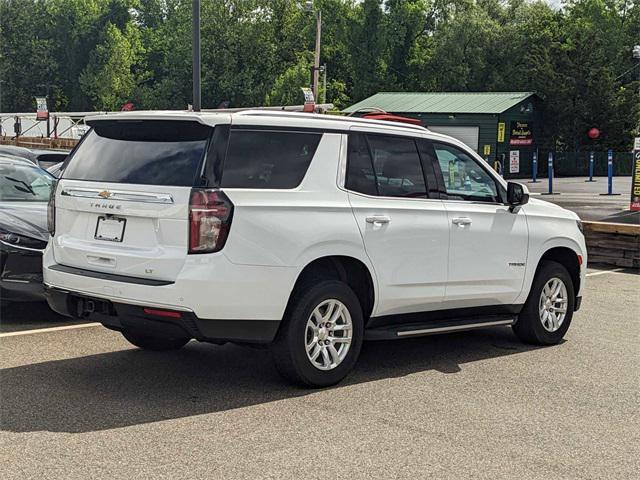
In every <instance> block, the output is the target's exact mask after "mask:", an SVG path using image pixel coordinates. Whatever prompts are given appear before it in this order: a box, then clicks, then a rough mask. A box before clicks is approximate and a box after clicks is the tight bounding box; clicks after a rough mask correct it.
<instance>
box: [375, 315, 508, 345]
mask: <svg viewBox="0 0 640 480" xmlns="http://www.w3.org/2000/svg"><path fill="white" fill-rule="evenodd" d="M517 319H518V317H517V316H514V315H490V316H486V317H483V318H467V319H458V320H439V321H430V322H424V323H411V324H404V325H392V326H388V327H379V328H372V329H367V330H365V336H364V338H365V340H397V339H399V338H408V337H420V336H423V335H436V334H440V333H451V332H462V331H466V330H475V329H476V328H488V327H499V326H507V325H513V324H514V323H516V320H517Z"/></svg>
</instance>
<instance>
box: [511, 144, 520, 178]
mask: <svg viewBox="0 0 640 480" xmlns="http://www.w3.org/2000/svg"><path fill="white" fill-rule="evenodd" d="M509 173H520V150H511V151H510V152H509Z"/></svg>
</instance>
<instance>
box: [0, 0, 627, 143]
mask: <svg viewBox="0 0 640 480" xmlns="http://www.w3.org/2000/svg"><path fill="white" fill-rule="evenodd" d="M304 3H305V2H304V1H302V0H202V62H203V63H202V81H203V106H204V107H205V108H215V107H216V106H218V105H220V104H221V103H223V102H229V104H230V105H231V106H234V107H239V106H250V105H262V104H299V103H301V101H302V93H301V91H300V87H303V86H307V85H308V84H309V83H310V73H309V72H310V66H311V64H312V56H311V53H310V52H312V51H313V44H314V37H315V16H314V15H313V14H312V13H310V12H307V11H305V9H304V8H303V4H304ZM314 8H319V9H320V10H321V11H322V20H323V31H322V52H321V63H322V64H326V65H327V72H328V75H327V91H326V97H327V101H328V102H333V103H334V104H335V105H336V106H337V107H338V108H344V107H345V106H347V105H349V104H351V103H353V102H356V101H358V100H361V99H363V98H365V97H367V96H369V95H371V94H373V93H376V92H378V91H394V90H400V91H536V92H538V94H539V95H540V96H541V97H543V98H544V100H545V101H544V103H543V108H544V118H545V131H544V138H543V141H544V144H545V146H546V147H554V148H558V149H565V150H575V149H582V148H587V147H588V146H590V144H589V143H588V142H587V140H586V131H587V130H588V129H589V128H590V127H592V126H596V127H598V128H599V129H600V130H601V131H602V132H603V138H602V140H601V147H602V148H609V147H611V148H616V149H626V148H629V145H630V141H631V137H632V136H633V135H634V134H640V131H638V129H639V128H640V96H639V93H638V90H639V88H640V80H638V78H639V77H638V72H637V69H635V70H634V69H633V67H634V61H633V58H632V56H631V49H632V47H633V45H634V44H638V43H640V2H638V1H637V0H566V1H565V2H564V3H563V6H562V8H561V9H559V10H554V9H552V8H551V7H550V6H549V4H548V3H547V2H544V1H542V0H534V1H529V0H314ZM0 80H2V85H1V86H2V110H4V111H32V110H33V109H34V99H33V97H34V96H35V95H43V94H46V93H47V92H48V94H49V97H50V101H49V103H50V105H52V106H53V108H54V109H56V110H68V111H82V110H84V111H86V110H94V109H119V108H120V106H121V105H122V104H123V103H125V102H127V101H132V102H133V103H134V105H135V108H137V109H142V108H150V109H160V108H172V109H182V108H185V107H186V105H187V104H188V103H190V102H191V0H0ZM323 93H324V92H323ZM321 98H322V95H321Z"/></svg>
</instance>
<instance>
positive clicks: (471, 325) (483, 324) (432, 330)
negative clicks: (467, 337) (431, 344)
mask: <svg viewBox="0 0 640 480" xmlns="http://www.w3.org/2000/svg"><path fill="white" fill-rule="evenodd" d="M515 321H516V320H515V318H512V319H509V320H494V321H491V322H481V323H468V324H466V325H452V326H450V327H434V328H422V329H420V330H409V331H405V332H397V333H396V335H397V336H398V337H405V336H410V335H424V334H426V333H444V332H455V331H458V330H471V329H473V328H482V327H495V326H498V325H513V324H514V323H515Z"/></svg>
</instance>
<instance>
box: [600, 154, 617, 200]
mask: <svg viewBox="0 0 640 480" xmlns="http://www.w3.org/2000/svg"><path fill="white" fill-rule="evenodd" d="M600 195H620V194H619V193H613V150H611V149H609V150H607V193H601V194H600Z"/></svg>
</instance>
